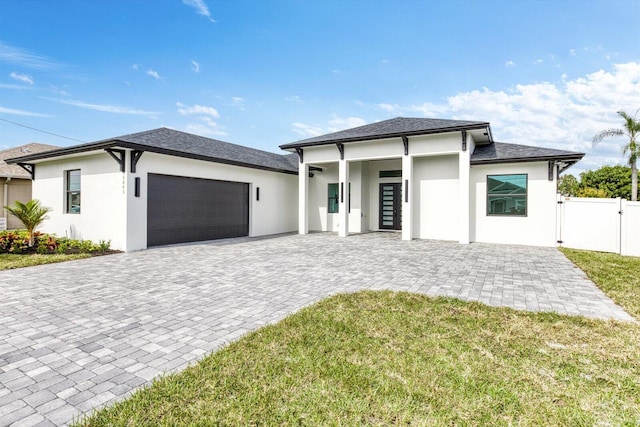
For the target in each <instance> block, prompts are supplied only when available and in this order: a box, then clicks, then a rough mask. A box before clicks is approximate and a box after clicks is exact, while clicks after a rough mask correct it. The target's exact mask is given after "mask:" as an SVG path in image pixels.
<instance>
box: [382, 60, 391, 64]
mask: <svg viewBox="0 0 640 427" xmlns="http://www.w3.org/2000/svg"><path fill="white" fill-rule="evenodd" d="M389 62H390V61H389V60H388V59H383V60H382V63H383V64H388V63H389Z"/></svg>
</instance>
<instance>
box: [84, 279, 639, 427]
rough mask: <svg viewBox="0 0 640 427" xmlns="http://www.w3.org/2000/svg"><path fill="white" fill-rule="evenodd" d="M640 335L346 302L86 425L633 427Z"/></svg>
mask: <svg viewBox="0 0 640 427" xmlns="http://www.w3.org/2000/svg"><path fill="white" fill-rule="evenodd" d="M638 355H640V326H638V325H634V324H628V323H617V322H604V321H597V320H591V319H586V318H581V317H568V316H561V315H556V314H550V313H526V312H517V311H514V310H511V309H505V308H492V307H488V306H485V305H482V304H480V303H466V302H462V301H459V300H454V299H447V298H437V299H433V298H430V297H427V296H424V295H416V294H409V293H393V292H359V293H356V294H349V295H338V296H335V297H332V298H329V299H326V300H324V301H321V302H319V303H317V304H315V305H313V306H311V307H308V308H306V309H303V310H301V311H300V312H298V313H296V314H294V315H291V316H290V317H288V318H286V319H284V320H283V321H281V322H279V323H278V324H276V325H271V326H267V327H264V328H262V329H260V330H258V331H256V332H253V333H250V334H248V335H246V336H245V337H244V338H242V339H240V340H239V341H237V342H234V343H232V344H231V345H229V346H227V347H225V348H224V349H222V350H220V351H218V352H216V353H214V354H212V355H210V356H208V357H206V358H205V359H203V360H202V361H201V362H200V363H198V364H197V365H194V366H191V367H189V368H188V369H186V370H184V371H183V372H181V373H178V374H174V375H170V376H167V377H164V378H161V379H158V380H156V381H155V382H154V384H153V386H152V387H150V388H147V389H143V390H140V391H138V392H136V393H135V394H134V395H133V396H131V397H130V398H129V399H127V400H126V401H123V402H121V403H118V404H115V405H114V406H112V407H110V408H108V409H106V410H102V411H100V412H98V413H96V414H95V415H94V416H93V417H91V418H88V419H85V420H81V421H80V422H79V425H87V426H89V425H91V426H110V425H118V426H141V425H145V426H146V425H165V426H174V425H176V426H180V425H182V426H185V425H230V426H236V425H267V426H269V425H310V426H311V425H372V426H377V425H485V424H489V425H523V426H526V425H535V426H538V425H622V424H629V425H634V424H636V423H640V386H639V384H640V365H639V364H638V360H639V359H638V357H639V356H638Z"/></svg>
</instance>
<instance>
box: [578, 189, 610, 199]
mask: <svg viewBox="0 0 640 427" xmlns="http://www.w3.org/2000/svg"><path fill="white" fill-rule="evenodd" d="M576 197H593V198H596V199H610V198H611V196H609V194H608V193H607V192H606V191H605V190H603V189H601V188H593V187H582V188H579V189H578V191H577V192H576Z"/></svg>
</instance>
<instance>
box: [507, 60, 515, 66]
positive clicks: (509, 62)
mask: <svg viewBox="0 0 640 427" xmlns="http://www.w3.org/2000/svg"><path fill="white" fill-rule="evenodd" d="M504 65H505V67H515V66H516V63H515V62H513V61H512V60H508V61H507V62H505V63H504Z"/></svg>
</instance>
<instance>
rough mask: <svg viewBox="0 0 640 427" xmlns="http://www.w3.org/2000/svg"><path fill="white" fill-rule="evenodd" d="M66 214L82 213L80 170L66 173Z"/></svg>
mask: <svg viewBox="0 0 640 427" xmlns="http://www.w3.org/2000/svg"><path fill="white" fill-rule="evenodd" d="M64 181H65V212H66V213H70V214H79V213H80V169H74V170H69V171H66V172H65V179H64Z"/></svg>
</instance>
